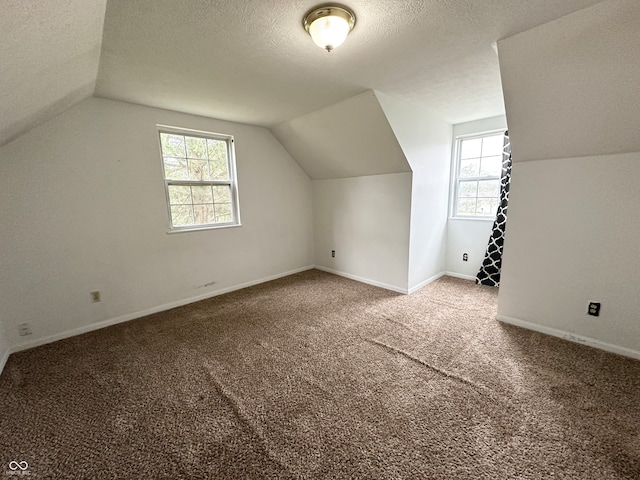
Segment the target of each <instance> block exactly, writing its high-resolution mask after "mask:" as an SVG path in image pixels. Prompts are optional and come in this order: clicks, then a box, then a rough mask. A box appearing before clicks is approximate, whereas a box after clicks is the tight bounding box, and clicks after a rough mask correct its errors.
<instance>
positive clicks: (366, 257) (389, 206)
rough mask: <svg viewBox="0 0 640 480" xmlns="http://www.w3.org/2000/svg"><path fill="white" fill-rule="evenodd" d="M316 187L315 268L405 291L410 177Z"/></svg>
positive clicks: (318, 184) (349, 180) (368, 178)
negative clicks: (333, 251)
mask: <svg viewBox="0 0 640 480" xmlns="http://www.w3.org/2000/svg"><path fill="white" fill-rule="evenodd" d="M312 183H313V218H314V232H315V264H316V266H318V267H319V268H321V269H325V270H328V271H332V272H336V273H339V274H341V275H345V276H348V277H350V278H355V279H358V280H362V281H365V282H367V283H372V284H375V285H379V286H382V287H384V288H389V289H391V290H396V291H400V292H406V291H407V279H408V260H409V228H410V225H409V221H410V212H411V174H410V173H394V174H387V175H372V176H364V177H353V178H341V179H334V180H314V181H313V182H312ZM331 250H335V251H336V256H335V258H332V257H331Z"/></svg>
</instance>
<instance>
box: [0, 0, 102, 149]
mask: <svg viewBox="0 0 640 480" xmlns="http://www.w3.org/2000/svg"><path fill="white" fill-rule="evenodd" d="M105 8H106V0H66V1H43V0H3V1H2V3H1V4H0V65H1V68H0V85H1V86H2V88H0V105H1V107H0V108H1V112H0V113H1V114H0V145H4V144H6V143H8V142H9V141H11V140H12V139H13V138H16V137H17V136H19V135H20V134H22V133H24V132H25V131H26V130H28V129H30V128H32V127H33V126H34V125H37V124H39V123H42V122H44V121H46V120H48V119H49V118H52V117H53V116H55V115H57V114H58V113H60V112H61V111H62V110H64V109H65V108H67V107H68V106H70V105H72V104H74V103H76V102H78V101H80V100H82V99H84V98H86V97H89V96H91V95H93V91H94V87H95V82H96V76H97V73H98V63H99V60H100V46H101V41H102V26H103V23H104V13H105Z"/></svg>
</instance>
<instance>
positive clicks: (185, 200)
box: [169, 185, 191, 205]
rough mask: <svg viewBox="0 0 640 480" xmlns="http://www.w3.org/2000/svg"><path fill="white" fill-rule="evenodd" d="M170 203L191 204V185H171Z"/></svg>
mask: <svg viewBox="0 0 640 480" xmlns="http://www.w3.org/2000/svg"><path fill="white" fill-rule="evenodd" d="M169 203H170V204H171V205H190V204H191V187H189V186H183V185H169Z"/></svg>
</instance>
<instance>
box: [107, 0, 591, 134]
mask: <svg viewBox="0 0 640 480" xmlns="http://www.w3.org/2000/svg"><path fill="white" fill-rule="evenodd" d="M598 1H599V0H562V1H557V0H483V1H473V2H471V1H469V0H420V1H417V0H393V1H389V0H348V1H346V2H343V3H346V4H348V6H349V7H351V8H352V9H353V10H354V12H355V14H356V17H357V23H356V26H355V28H354V30H353V32H352V34H351V35H350V36H349V39H348V40H347V42H346V43H345V44H344V45H343V46H341V47H340V48H339V49H336V50H335V51H333V52H331V53H327V52H325V51H323V50H321V49H320V48H318V47H317V46H316V45H314V44H313V42H312V41H311V39H310V38H309V36H308V35H307V33H306V32H305V31H304V29H303V27H302V17H303V15H304V13H305V12H306V11H308V10H309V9H311V8H312V7H314V6H316V5H318V4H319V3H322V2H321V1H318V0H292V1H282V0H242V1H239V0H135V1H131V0H109V2H108V4H107V14H106V19H105V30H104V39H103V53H102V59H101V63H100V70H99V75H98V82H97V86H96V95H97V96H100V97H104V98H110V99H115V100H123V101H128V102H133V103H141V104H145V105H150V106H155V107H160V108H167V109H171V110H177V111H181V112H187V113H192V114H198V115H203V116H209V117H214V118H220V119H223V120H231V121H237V122H242V123H250V124H254V125H262V126H267V127H271V126H273V125H277V124H279V123H282V122H284V121H287V120H290V119H292V118H297V117H299V116H301V115H304V114H306V113H309V112H313V111H315V110H318V109H320V108H323V107H325V106H327V105H332V104H334V103H337V102H339V101H341V100H344V99H347V98H349V97H352V96H354V95H356V94H358V93H361V92H363V91H366V90H369V89H373V90H376V91H381V92H383V93H386V94H387V95H390V96H392V97H394V98H397V99H399V100H403V101H405V102H408V103H412V104H414V105H416V106H417V107H419V108H422V109H426V110H429V111H431V112H433V113H434V114H435V115H437V116H438V117H439V118H442V119H443V120H444V121H447V122H448V123H461V122H466V121H470V120H476V119H479V118H486V117H491V116H495V115H500V114H503V113H504V106H503V102H502V91H501V85H500V74H499V66H498V58H497V55H496V53H495V51H494V50H493V48H492V44H493V43H494V42H495V41H496V40H498V39H499V38H504V37H506V36H510V35H513V34H516V33H518V32H522V31H524V30H526V29H528V28H531V27H534V26H536V25H540V24H542V23H545V22H548V21H550V20H553V19H555V18H558V17H559V16H562V15H565V14H567V13H570V12H573V11H576V10H578V9H580V8H584V7H587V6H589V5H593V4H594V3H596V2H598Z"/></svg>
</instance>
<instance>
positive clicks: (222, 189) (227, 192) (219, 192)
mask: <svg viewBox="0 0 640 480" xmlns="http://www.w3.org/2000/svg"><path fill="white" fill-rule="evenodd" d="M213 201H214V202H216V203H231V186H227V185H219V186H218V185H217V186H215V187H213Z"/></svg>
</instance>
